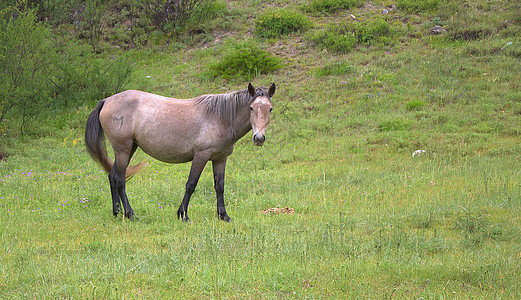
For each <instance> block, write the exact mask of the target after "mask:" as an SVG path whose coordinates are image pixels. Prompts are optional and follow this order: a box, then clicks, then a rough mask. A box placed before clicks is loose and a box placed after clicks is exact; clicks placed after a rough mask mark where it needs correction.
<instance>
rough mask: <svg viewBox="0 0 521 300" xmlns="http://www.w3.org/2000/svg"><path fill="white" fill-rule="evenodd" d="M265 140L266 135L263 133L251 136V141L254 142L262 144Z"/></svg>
mask: <svg viewBox="0 0 521 300" xmlns="http://www.w3.org/2000/svg"><path fill="white" fill-rule="evenodd" d="M265 140H266V137H265V136H264V135H260V134H256V135H254V136H253V142H255V144H262V143H264V141H265Z"/></svg>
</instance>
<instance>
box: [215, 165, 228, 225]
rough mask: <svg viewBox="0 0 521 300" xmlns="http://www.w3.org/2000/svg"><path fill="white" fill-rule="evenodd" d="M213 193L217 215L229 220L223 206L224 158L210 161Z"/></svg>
mask: <svg viewBox="0 0 521 300" xmlns="http://www.w3.org/2000/svg"><path fill="white" fill-rule="evenodd" d="M212 164H213V178H214V188H215V194H216V195H217V215H218V216H219V218H220V219H221V220H224V221H226V222H229V221H231V218H230V217H229V216H228V214H227V213H226V208H225V207H224V173H225V169H226V158H224V159H222V160H218V161H212Z"/></svg>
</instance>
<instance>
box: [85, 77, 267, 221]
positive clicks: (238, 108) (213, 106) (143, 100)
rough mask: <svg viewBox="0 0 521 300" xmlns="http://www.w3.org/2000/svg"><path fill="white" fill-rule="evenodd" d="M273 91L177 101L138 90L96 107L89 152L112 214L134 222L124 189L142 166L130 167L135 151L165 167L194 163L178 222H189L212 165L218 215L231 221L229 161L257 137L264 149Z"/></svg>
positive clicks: (88, 128)
mask: <svg viewBox="0 0 521 300" xmlns="http://www.w3.org/2000/svg"><path fill="white" fill-rule="evenodd" d="M273 94H275V83H273V84H272V85H271V86H270V87H269V88H265V87H258V88H255V87H254V86H253V85H252V84H251V83H249V84H248V88H247V89H244V90H239V91H235V92H231V93H228V94H209V95H202V96H198V97H195V98H192V99H175V98H168V97H163V96H160V95H155V94H151V93H146V92H142V91H137V90H129V91H124V92H121V93H118V94H115V95H113V96H110V97H108V98H105V99H104V100H101V101H99V102H98V104H97V105H96V107H95V108H94V110H93V111H92V112H91V113H90V115H89V117H88V119H87V124H86V129H85V146H86V148H87V151H88V153H89V154H90V155H91V157H92V158H93V160H94V161H96V162H97V163H99V164H100V165H101V166H102V167H103V169H104V170H105V171H106V172H107V173H108V177H109V183H110V192H111V195H112V213H113V215H114V216H117V215H118V213H120V212H122V210H121V204H123V208H124V210H125V211H124V216H125V217H126V218H129V219H133V218H134V211H133V210H132V207H131V206H130V203H129V200H128V197H127V193H126V191H125V183H126V181H127V179H129V178H130V177H132V176H133V175H134V174H136V173H137V172H138V171H139V170H140V169H141V168H142V167H143V162H140V163H138V164H136V165H134V166H129V164H130V160H131V158H132V156H133V155H134V153H135V152H136V150H137V149H138V148H141V149H142V150H143V152H145V153H146V154H148V155H149V156H151V157H153V158H155V159H157V160H160V161H162V162H166V163H174V164H176V163H186V162H190V161H191V162H192V165H191V167H190V173H189V175H188V181H187V182H186V187H185V193H184V197H183V200H182V202H181V205H180V206H179V209H178V210H177V218H178V219H182V220H183V221H189V218H188V204H189V202H190V197H191V196H192V194H193V193H194V191H195V188H196V186H197V182H198V180H199V177H200V175H201V173H202V171H203V169H204V167H205V165H206V164H207V162H208V161H212V166H213V175H214V188H215V193H216V196H217V215H218V217H219V218H220V219H221V220H224V221H227V222H228V221H230V220H231V218H230V217H229V216H228V214H227V213H226V208H225V205H224V197H223V193H224V174H225V169H226V161H227V158H228V156H229V155H230V154H232V152H233V148H234V146H235V143H236V142H237V141H238V140H239V139H240V138H242V137H243V136H244V135H246V134H247V133H248V132H250V131H253V143H254V145H256V146H262V145H263V144H264V141H265V139H266V137H265V132H266V129H267V127H268V124H269V122H270V114H271V111H272V109H273V104H272V103H271V97H272V96H273ZM105 136H106V137H107V139H108V140H109V142H110V144H111V145H112V149H113V152H114V161H112V160H111V159H110V158H109V157H108V155H107V151H106V145H105Z"/></svg>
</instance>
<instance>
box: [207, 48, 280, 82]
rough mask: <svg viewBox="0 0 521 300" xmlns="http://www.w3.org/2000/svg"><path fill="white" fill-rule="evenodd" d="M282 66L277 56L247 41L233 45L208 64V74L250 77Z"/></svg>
mask: <svg viewBox="0 0 521 300" xmlns="http://www.w3.org/2000/svg"><path fill="white" fill-rule="evenodd" d="M280 68H282V64H281V61H280V59H279V58H277V57H275V56H273V55H272V54H270V53H269V52H267V51H265V50H262V49H260V48H258V47H257V46H254V45H252V44H250V43H248V42H243V43H238V44H236V45H235V46H233V47H232V48H231V49H230V50H229V52H228V53H227V54H226V55H225V56H224V57H223V59H222V60H221V61H220V62H218V63H216V64H213V65H211V66H210V76H212V77H223V78H227V79H230V78H237V79H243V78H244V79H251V78H252V77H254V76H256V75H258V74H268V73H271V72H273V71H275V70H278V69H280Z"/></svg>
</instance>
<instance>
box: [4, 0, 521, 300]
mask: <svg viewBox="0 0 521 300" xmlns="http://www.w3.org/2000/svg"><path fill="white" fill-rule="evenodd" d="M215 3H217V4H215V5H214V9H215V10H216V12H215V15H214V17H213V21H212V22H210V23H206V24H205V25H204V26H207V27H205V28H203V29H204V30H202V29H201V28H196V29H197V30H195V29H194V31H189V33H185V34H181V35H180V36H178V37H177V39H178V40H177V42H174V41H172V39H171V38H170V37H167V36H166V35H159V34H158V35H154V36H151V39H152V38H154V39H153V42H150V43H149V44H147V45H146V46H142V47H136V48H133V49H122V48H119V47H118V48H115V47H112V48H111V49H110V50H106V51H105V52H104V53H102V54H100V56H101V57H105V58H106V59H107V60H110V59H111V58H110V57H111V56H112V55H123V54H124V55H126V57H127V58H128V61H129V62H132V64H133V72H132V75H131V78H130V81H129V83H128V84H127V86H126V88H128V89H140V90H144V91H148V92H154V93H157V94H161V95H167V96H172V97H176V98H192V97H195V96H197V95H201V94H206V93H225V92H230V91H234V90H238V89H243V88H246V86H247V84H248V82H252V83H253V84H254V85H256V86H259V85H261V86H269V84H271V83H272V82H275V83H276V84H277V92H276V94H275V96H274V97H273V99H272V101H273V104H274V110H273V114H272V120H271V123H270V126H269V128H268V130H267V136H266V143H265V145H264V146H263V147H255V146H254V145H253V143H252V141H251V139H250V137H249V136H246V137H244V138H243V139H242V140H240V141H239V142H238V143H237V144H236V147H235V151H234V153H233V154H232V155H231V156H230V157H229V159H228V165H227V172H226V184H225V194H224V197H225V203H226V206H227V212H228V214H229V215H230V217H231V218H232V219H233V221H232V222H230V223H226V222H222V221H219V220H218V218H217V215H216V200H215V193H214V188H213V180H212V172H211V163H209V164H208V165H207V166H206V169H205V171H204V172H203V174H202V176H201V179H200V181H199V184H198V186H197V189H196V192H195V193H194V195H193V197H192V200H191V202H190V219H191V222H190V223H185V222H181V221H180V220H178V219H177V217H176V212H177V208H178V206H179V204H180V202H181V199H182V196H183V194H184V187H185V183H186V180H187V176H188V172H189V167H190V165H189V164H181V165H168V164H165V163H161V162H158V161H156V160H154V159H152V158H149V157H147V155H146V154H144V153H143V152H141V151H138V153H137V155H136V158H135V160H136V161H139V160H145V161H146V162H147V165H146V167H145V168H144V169H143V171H142V172H141V173H139V174H138V175H136V176H135V177H133V178H132V179H131V180H130V181H129V182H128V184H127V193H128V195H129V198H130V203H131V205H132V207H133V209H134V212H135V214H136V216H137V220H134V221H130V220H127V219H124V218H122V217H121V216H120V217H117V218H114V217H113V216H112V205H111V200H110V188H109V183H108V178H107V174H106V173H105V172H104V171H102V170H101V168H100V167H99V166H98V165H96V164H95V163H94V162H93V161H92V160H91V159H90V157H89V155H88V154H87V152H86V151H85V147H84V143H83V135H84V126H85V121H86V119H87V116H88V115H89V113H90V111H91V110H92V109H93V107H94V106H95V104H96V103H97V101H98V100H99V99H92V100H91V101H90V103H85V104H82V105H79V106H77V107H74V108H71V107H68V108H63V109H60V108H53V110H52V111H50V112H43V113H42V114H40V115H39V116H38V117H35V118H34V119H33V120H32V121H31V122H30V123H28V125H27V126H26V127H27V133H25V134H21V133H18V129H17V128H18V127H17V125H15V122H16V121H17V116H16V115H13V116H10V118H9V119H8V120H7V121H4V122H3V123H1V126H2V127H0V129H1V132H2V136H0V145H1V147H2V149H1V150H2V151H5V152H6V153H7V154H8V157H7V158H6V159H5V160H2V161H0V298H6V299H18V298H93V299H113V298H116V299H122V298H124V299H127V298H128V299H148V298H173V299H176V298H193V299H200V298H210V299H213V298H240V299H242V298H253V299H273V298H282V299H286V298H298V299H301V298H309V299H314V298H320V299H323V298H326V299H334V298H377V299H388V298H397V299H404V298H406V299H412V298H415V299H445V298H450V299H474V298H476V299H489V298H495V299H517V298H521V285H520V282H521V280H520V279H521V274H520V273H521V268H520V266H521V235H520V234H519V232H520V230H521V214H520V210H521V176H520V175H521V174H520V173H521V169H520V168H519V165H520V159H521V146H520V144H519V136H520V133H521V81H520V80H519V78H520V77H521V61H520V60H521V38H520V36H521V35H520V33H521V19H520V17H519V16H521V6H520V5H519V4H518V3H517V2H516V1H473V2H470V1H455V0H447V1H442V0H440V1H436V0H431V1H413V0H397V1H373V2H371V3H369V2H368V3H365V2H361V1H341V0H338V1H332V0H331V1H318V0H313V1H296V2H294V1H283V0H278V1H268V2H262V1H257V0H251V1H245V2H243V1H222V2H220V1H216V2H215ZM263 11H265V14H264V15H262V14H263V13H262V12H263ZM286 17H287V18H286ZM303 18H304V19H303ZM259 20H262V21H263V22H260V21H259ZM274 20H275V21H274ZM288 20H289V21H288ZM294 20H296V21H294ZM284 22H294V24H296V25H295V27H294V29H293V30H292V31H291V32H289V33H288V32H286V31H280V28H281V27H284V26H285V25H284V24H285V23H284ZM266 24H268V25H269V24H271V25H273V26H272V27H270V26H268V25H266ZM280 24H282V25H280ZM292 24H293V23H292ZM436 25H439V26H442V27H443V28H445V29H446V32H444V33H441V34H433V33H432V31H431V29H432V28H433V27H434V26H436ZM191 26H195V25H191ZM201 26H203V25H201ZM263 26H265V27H263ZM259 28H262V32H265V33H269V34H260V33H259V32H258V31H257V30H258V29H259ZM285 28H286V27H285ZM292 28H293V27H292ZM256 29H257V30H256ZM272 34H273V35H272ZM245 45H246V46H245ZM247 45H254V46H255V47H257V48H255V49H256V51H257V50H259V49H260V50H262V51H265V52H252V53H261V54H262V55H258V54H254V55H251V53H250V54H249V56H240V57H241V59H246V58H248V59H251V60H255V59H256V58H258V59H260V58H262V59H268V63H272V65H271V66H272V67H273V68H271V69H266V70H264V69H262V70H261V69H259V68H257V67H254V68H253V69H247V70H246V71H245V73H241V74H239V75H240V76H239V77H233V76H232V75H229V76H228V75H226V76H221V74H220V73H219V72H224V71H219V70H224V69H220V68H221V66H222V64H223V62H227V61H229V60H230V59H231V60H233V58H236V59H237V57H239V56H238V55H239V54H242V53H244V51H243V50H241V49H243V48H244V47H247ZM266 53H267V54H266ZM268 54H269V55H272V56H273V57H275V58H276V59H277V60H276V61H274V62H273V61H271V62H270V61H269V57H270V56H269V55H268ZM234 55H235V56H234ZM263 62H264V60H263ZM219 63H221V65H219ZM246 64H247V63H246V61H245V62H244V64H243V65H246ZM224 66H225V69H226V68H232V65H228V66H227V65H226V64H224ZM226 66H227V67H226ZM233 67H235V65H233ZM231 74H233V72H232V73H231ZM13 128H16V129H13ZM417 150H424V152H421V153H419V154H418V155H413V153H415V151H417ZM416 153H418V152H416ZM277 207H279V208H284V207H289V208H292V209H293V212H292V213H289V214H285V213H280V214H277V213H265V210H267V209H270V208H277Z"/></svg>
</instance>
